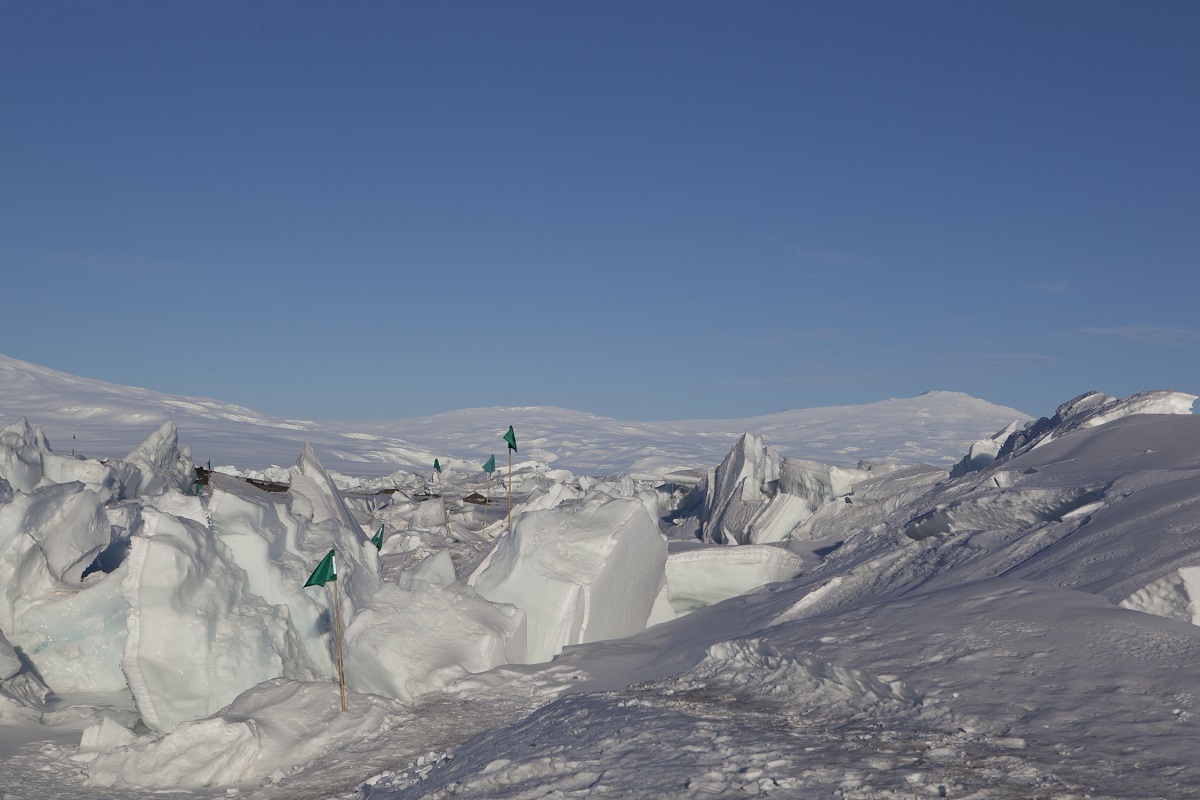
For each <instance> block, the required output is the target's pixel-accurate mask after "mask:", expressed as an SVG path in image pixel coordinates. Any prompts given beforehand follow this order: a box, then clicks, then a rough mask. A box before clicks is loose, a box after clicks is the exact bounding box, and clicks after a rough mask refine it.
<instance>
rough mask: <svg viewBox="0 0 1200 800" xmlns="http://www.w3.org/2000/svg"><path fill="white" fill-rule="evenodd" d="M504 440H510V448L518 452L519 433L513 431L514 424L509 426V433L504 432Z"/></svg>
mask: <svg viewBox="0 0 1200 800" xmlns="http://www.w3.org/2000/svg"><path fill="white" fill-rule="evenodd" d="M504 441H506V442H508V449H509V450H512V451H513V452H514V453H515V452H517V434H516V433H514V432H513V428H512V425H509V426H508V433H506V434H504Z"/></svg>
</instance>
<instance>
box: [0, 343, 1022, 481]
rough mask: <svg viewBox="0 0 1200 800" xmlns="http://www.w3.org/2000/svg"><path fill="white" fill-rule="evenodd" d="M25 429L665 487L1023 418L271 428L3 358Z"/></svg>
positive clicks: (240, 456)
mask: <svg viewBox="0 0 1200 800" xmlns="http://www.w3.org/2000/svg"><path fill="white" fill-rule="evenodd" d="M21 417H26V418H27V419H28V420H29V422H30V424H31V425H35V426H39V427H41V428H42V429H43V431H45V434H46V436H47V438H48V439H49V441H50V444H51V446H52V447H53V448H54V449H55V450H56V451H58V452H63V453H66V452H71V451H76V452H79V453H85V454H87V455H90V456H94V457H97V458H100V457H108V458H120V457H122V456H124V455H125V454H126V453H128V452H129V451H131V450H132V449H133V448H134V447H136V446H137V445H138V444H139V443H140V442H141V441H142V440H143V439H144V438H145V437H146V436H147V435H148V434H149V433H150V432H151V431H153V430H154V429H155V428H157V427H158V426H159V425H161V424H162V423H163V422H165V421H166V420H167V419H172V420H174V421H175V423H176V426H177V428H178V431H179V438H180V441H181V442H183V443H185V444H190V445H191V447H192V455H193V457H194V458H195V459H196V461H197V463H201V464H203V463H205V462H206V461H209V460H211V461H212V463H213V464H214V465H232V466H234V467H236V468H238V469H240V470H242V471H250V470H262V469H265V468H267V467H270V466H272V465H280V466H287V465H290V464H291V463H293V462H294V461H295V460H296V458H297V456H298V455H299V454H300V450H301V449H302V448H303V445H304V442H305V441H308V442H311V443H312V445H313V447H314V448H315V449H316V451H317V452H318V453H320V455H321V459H322V462H323V463H324V465H325V466H326V467H327V468H329V469H333V470H336V471H338V472H342V473H345V474H351V475H386V474H388V473H391V472H394V471H395V470H397V469H401V468H408V469H412V468H416V469H428V468H429V466H430V465H431V464H432V463H433V459H434V458H440V459H441V460H442V461H443V462H446V461H447V457H451V458H452V459H459V460H460V461H462V462H463V464H464V465H466V464H472V465H475V466H478V464H482V463H483V462H484V461H485V460H486V459H487V457H488V455H489V454H491V453H492V452H494V451H495V450H497V449H498V448H500V449H502V448H503V447H504V444H503V442H501V441H500V434H501V433H502V432H503V431H505V430H506V429H507V428H508V426H509V425H513V426H515V427H516V429H517V430H518V431H519V432H520V434H521V442H522V447H521V453H520V455H521V456H522V457H523V458H527V459H534V460H537V461H540V462H542V463H544V464H548V465H550V466H552V467H554V468H562V469H568V470H571V471H572V472H576V473H582V474H590V475H606V474H610V473H619V472H632V473H639V474H647V475H651V474H653V475H662V474H665V473H667V472H670V471H671V470H675V469H704V468H706V467H708V466H709V465H712V464H715V463H717V462H719V461H720V460H721V459H722V458H723V457H724V455H725V453H726V452H728V450H729V448H730V446H731V445H732V444H733V443H734V441H736V440H737V438H738V437H739V436H740V435H741V434H743V433H755V434H759V435H762V436H764V437H765V438H766V439H767V441H769V442H770V443H771V444H772V445H773V446H774V447H776V448H777V449H778V450H779V451H780V452H781V453H783V454H785V455H788V456H794V457H798V458H809V459H814V460H818V461H823V462H826V463H829V464H837V465H842V466H853V465H855V464H856V463H857V462H858V461H859V460H860V459H865V460H867V461H896V462H898V463H902V464H911V463H918V462H926V463H931V464H938V465H942V464H950V463H953V462H954V461H957V460H958V459H959V458H961V457H962V455H963V453H964V452H966V448H967V447H968V446H969V445H970V444H971V443H972V442H973V441H975V440H977V439H979V438H980V437H982V436H986V435H989V434H992V433H994V432H995V431H997V430H999V429H1001V428H1003V427H1004V426H1006V425H1008V424H1009V423H1011V422H1013V421H1014V420H1017V421H1021V422H1024V421H1026V420H1028V419H1030V417H1029V416H1028V415H1027V414H1025V413H1023V412H1020V411H1017V410H1015V409H1011V408H1005V407H1003V406H997V405H993V404H991V403H988V402H986V401H983V400H979V399H976V398H973V397H970V396H969V395H965V394H962V393H959V392H929V393H926V394H923V395H920V396H918V397H912V398H906V399H898V400H885V401H882V402H878V403H870V404H865V405H858V406H835V407H828V408H813V409H797V410H792V411H783V412H780V413H778V414H770V415H766V416H760V417H748V418H744V419H735V420H685V421H680V422H623V421H620V420H614V419H608V418H605V417H599V416H596V415H594V414H587V413H583V412H579V411H570V410H567V409H561V408H549V407H525V408H482V409H469V410H462V411H451V412H448V413H444V414H438V415H436V416H432V417H421V418H417V419H408V420H393V421H386V422H328V421H313V420H292V419H279V418H276V417H271V416H268V415H265V414H261V413H258V412H256V411H252V410H250V409H247V408H242V407H241V406H236V405H231V404H228V403H221V402H218V401H216V400H210V399H206V398H195V397H174V396H171V395H165V394H160V393H157V392H151V391H147V390H146V389H139V388H134V387H128V386H118V385H115V384H110V383H105V382H103V381H96V380H89V379H85V378H78V377H74V376H71V375H67V374H64V373H61V372H56V371H54V370H51V369H47V368H45V367H40V366H37V365H35V364H30V363H28V362H25V361H20V360H17V359H13V358H9V357H7V356H3V355H0V425H8V424H11V423H12V422H15V421H16V420H17V419H19V418H21Z"/></svg>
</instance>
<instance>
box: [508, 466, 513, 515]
mask: <svg viewBox="0 0 1200 800" xmlns="http://www.w3.org/2000/svg"><path fill="white" fill-rule="evenodd" d="M508 530H510V531H511V530H512V448H511V447H510V448H509V449H508Z"/></svg>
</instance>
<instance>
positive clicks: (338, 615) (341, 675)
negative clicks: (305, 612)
mask: <svg viewBox="0 0 1200 800" xmlns="http://www.w3.org/2000/svg"><path fill="white" fill-rule="evenodd" d="M332 583H333V619H334V625H335V626H336V627H337V650H338V681H339V682H340V683H341V685H342V711H345V710H346V672H345V670H344V669H343V668H342V611H341V605H340V603H339V602H338V594H339V592H338V585H337V579H336V578H335V579H334V580H333V581H332Z"/></svg>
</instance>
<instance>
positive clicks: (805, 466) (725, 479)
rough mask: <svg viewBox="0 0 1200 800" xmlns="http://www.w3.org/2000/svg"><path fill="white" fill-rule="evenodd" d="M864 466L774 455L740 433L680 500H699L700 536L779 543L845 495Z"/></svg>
mask: <svg viewBox="0 0 1200 800" xmlns="http://www.w3.org/2000/svg"><path fill="white" fill-rule="evenodd" d="M870 475H871V472H870V471H869V470H868V469H861V468H860V469H846V468H843V467H834V466H830V465H828V464H822V463H820V462H817V461H807V460H804V459H794V458H780V456H779V454H778V453H777V452H776V451H775V450H774V448H771V447H764V446H763V443H762V438H761V437H758V436H754V435H751V434H744V435H743V436H742V438H741V439H739V440H738V442H737V444H735V445H734V446H733V448H732V449H731V450H730V451H729V454H728V455H727V456H725V460H724V461H722V462H721V465H720V466H719V467H717V468H716V469H715V470H713V471H711V472H710V473H709V475H708V476H707V477H706V478H705V479H704V480H703V481H701V483H700V484H699V485H698V486H697V487H696V489H695V490H693V495H692V499H690V500H685V501H684V510H683V513H687V512H688V510H691V509H694V508H695V506H696V503H697V500H696V498H698V497H703V500H702V501H700V507H699V509H698V511H699V518H700V525H701V536H702V538H703V539H704V541H706V542H714V543H716V544H765V543H768V542H778V541H783V540H784V539H786V538H788V536H789V535H790V534H791V533H792V531H793V530H794V529H795V528H796V527H797V526H799V525H800V524H802V523H803V522H804V521H805V520H806V519H808V518H809V517H811V516H812V515H813V513H814V512H815V511H816V510H817V509H818V508H820V507H821V506H823V505H825V504H827V503H829V502H832V501H834V500H838V499H841V498H843V497H845V496H847V495H849V494H850V493H851V492H852V490H853V488H852V487H853V486H854V484H855V483H857V482H859V481H862V480H864V479H866V478H868V477H870Z"/></svg>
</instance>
